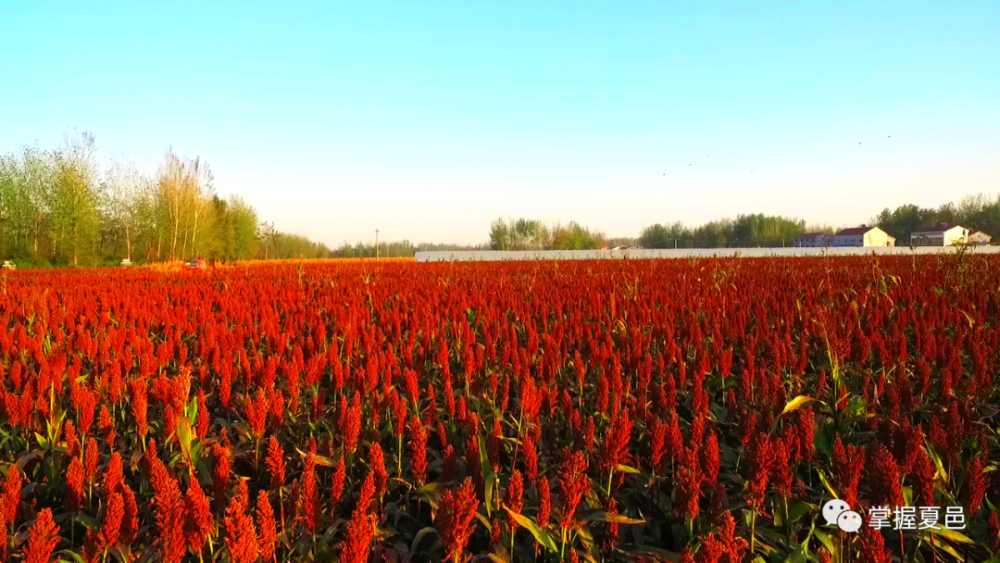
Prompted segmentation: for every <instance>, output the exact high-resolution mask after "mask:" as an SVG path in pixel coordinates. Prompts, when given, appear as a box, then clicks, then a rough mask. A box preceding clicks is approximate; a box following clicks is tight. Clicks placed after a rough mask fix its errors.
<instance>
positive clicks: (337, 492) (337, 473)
mask: <svg viewBox="0 0 1000 563" xmlns="http://www.w3.org/2000/svg"><path fill="white" fill-rule="evenodd" d="M346 478H347V467H346V466H345V465H344V458H343V456H341V458H340V459H339V460H338V461H337V469H335V470H334V472H333V480H332V481H331V483H330V504H331V506H332V507H333V509H336V508H337V503H339V502H340V497H341V495H343V494H344V480H345V479H346Z"/></svg>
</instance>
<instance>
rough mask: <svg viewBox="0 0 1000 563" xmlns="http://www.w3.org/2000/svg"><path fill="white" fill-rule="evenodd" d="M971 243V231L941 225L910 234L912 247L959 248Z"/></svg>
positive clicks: (955, 226)
mask: <svg viewBox="0 0 1000 563" xmlns="http://www.w3.org/2000/svg"><path fill="white" fill-rule="evenodd" d="M968 242H969V229H966V228H965V227H961V226H959V225H939V226H937V227H932V228H929V229H921V230H919V231H913V232H912V233H910V246H959V245H963V244H966V243H968Z"/></svg>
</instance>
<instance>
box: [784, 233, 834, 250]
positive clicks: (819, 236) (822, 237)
mask: <svg viewBox="0 0 1000 563" xmlns="http://www.w3.org/2000/svg"><path fill="white" fill-rule="evenodd" d="M832 243H833V237H832V236H830V235H828V234H826V233H806V234H804V235H801V236H798V237H795V241H793V242H792V246H794V247H796V248H822V247H825V246H830V245H831V244H832Z"/></svg>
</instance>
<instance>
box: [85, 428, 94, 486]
mask: <svg viewBox="0 0 1000 563" xmlns="http://www.w3.org/2000/svg"><path fill="white" fill-rule="evenodd" d="M83 470H84V472H85V474H84V477H85V480H86V481H91V479H93V478H94V475H96V474H97V440H95V439H93V438H87V449H86V450H85V451H84V452H83Z"/></svg>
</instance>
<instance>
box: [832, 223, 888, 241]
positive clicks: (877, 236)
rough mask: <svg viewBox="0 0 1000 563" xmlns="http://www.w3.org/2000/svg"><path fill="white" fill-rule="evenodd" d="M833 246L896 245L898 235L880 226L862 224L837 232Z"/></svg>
mask: <svg viewBox="0 0 1000 563" xmlns="http://www.w3.org/2000/svg"><path fill="white" fill-rule="evenodd" d="M833 246H896V237H894V236H891V235H890V234H889V233H887V232H885V231H883V230H882V229H880V228H878V227H869V226H868V225H861V226H860V227H852V228H850V229H843V230H841V231H840V232H839V233H837V234H835V235H834V236H833Z"/></svg>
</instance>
